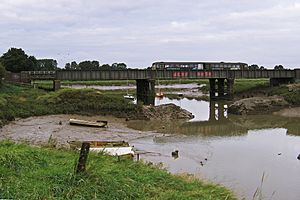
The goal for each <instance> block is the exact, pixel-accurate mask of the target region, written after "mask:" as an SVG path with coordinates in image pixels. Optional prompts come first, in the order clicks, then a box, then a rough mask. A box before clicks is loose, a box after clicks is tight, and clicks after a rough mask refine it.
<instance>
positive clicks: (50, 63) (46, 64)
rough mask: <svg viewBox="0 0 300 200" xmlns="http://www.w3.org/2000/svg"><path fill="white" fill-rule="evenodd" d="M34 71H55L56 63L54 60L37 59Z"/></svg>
mask: <svg viewBox="0 0 300 200" xmlns="http://www.w3.org/2000/svg"><path fill="white" fill-rule="evenodd" d="M35 70H37V71H54V70H57V61H56V60H54V59H38V60H37V64H36V68H35Z"/></svg>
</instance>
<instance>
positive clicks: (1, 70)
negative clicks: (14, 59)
mask: <svg viewBox="0 0 300 200" xmlns="http://www.w3.org/2000/svg"><path fill="white" fill-rule="evenodd" d="M4 76H5V68H4V66H3V65H2V63H1V62H0V85H1V84H2V80H3V78H4Z"/></svg>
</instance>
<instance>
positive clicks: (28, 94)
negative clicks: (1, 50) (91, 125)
mask: <svg viewBox="0 0 300 200" xmlns="http://www.w3.org/2000/svg"><path fill="white" fill-rule="evenodd" d="M138 108H139V105H134V104H132V103H130V102H129V101H127V100H125V99H124V98H123V97H122V95H116V94H109V93H108V94H107V93H101V92H99V91H97V90H94V89H62V90H59V91H57V92H45V91H44V90H39V89H33V88H28V87H27V88H26V87H21V86H15V85H10V84H4V85H3V86H2V87H0V126H1V125H3V124H4V123H6V122H7V121H11V120H13V119H14V118H16V117H21V118H25V117H30V116H40V115H47V114H67V113H68V114H103V115H105V114H111V115H115V116H118V117H126V116H128V115H135V114H136V111H137V109H138Z"/></svg>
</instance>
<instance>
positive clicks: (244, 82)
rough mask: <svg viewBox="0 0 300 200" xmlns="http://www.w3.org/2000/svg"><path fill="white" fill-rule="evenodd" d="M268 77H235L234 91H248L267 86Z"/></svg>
mask: <svg viewBox="0 0 300 200" xmlns="http://www.w3.org/2000/svg"><path fill="white" fill-rule="evenodd" d="M269 85H270V84H269V79H236V80H235V81H234V92H235V93H242V92H249V91H253V90H257V89H261V88H266V87H269Z"/></svg>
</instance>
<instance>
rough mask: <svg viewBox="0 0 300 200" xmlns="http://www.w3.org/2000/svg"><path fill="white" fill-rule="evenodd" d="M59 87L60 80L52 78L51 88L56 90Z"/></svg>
mask: <svg viewBox="0 0 300 200" xmlns="http://www.w3.org/2000/svg"><path fill="white" fill-rule="evenodd" d="M60 88H61V83H60V80H53V90H54V91H57V90H59V89H60Z"/></svg>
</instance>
